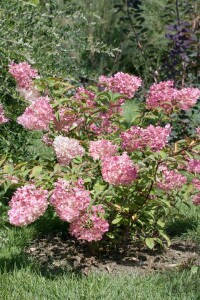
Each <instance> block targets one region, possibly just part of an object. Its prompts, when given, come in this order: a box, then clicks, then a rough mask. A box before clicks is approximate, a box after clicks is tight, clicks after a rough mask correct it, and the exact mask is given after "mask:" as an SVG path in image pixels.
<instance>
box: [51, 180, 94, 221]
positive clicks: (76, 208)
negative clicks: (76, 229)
mask: <svg viewBox="0 0 200 300" xmlns="http://www.w3.org/2000/svg"><path fill="white" fill-rule="evenodd" d="M90 201H91V199H90V192H89V191H87V190H86V189H85V187H84V185H83V184H82V181H80V180H79V181H78V182H76V183H72V182H69V181H66V180H64V179H58V181H57V183H56V184H55V189H54V190H53V193H52V195H51V200H50V203H51V204H52V205H53V206H54V207H55V210H56V213H57V215H58V216H59V217H60V219H61V220H63V221H67V222H70V223H71V222H72V221H74V220H75V219H76V218H78V217H79V215H80V213H81V212H83V211H84V210H86V208H87V207H88V206H89V204H90Z"/></svg>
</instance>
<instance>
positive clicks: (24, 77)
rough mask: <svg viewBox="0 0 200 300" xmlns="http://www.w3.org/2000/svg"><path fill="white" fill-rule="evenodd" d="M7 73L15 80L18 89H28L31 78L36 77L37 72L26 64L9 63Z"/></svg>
mask: <svg viewBox="0 0 200 300" xmlns="http://www.w3.org/2000/svg"><path fill="white" fill-rule="evenodd" d="M9 73H10V74H11V75H12V76H13V77H14V78H15V80H16V82H17V85H18V87H19V88H24V89H28V88H29V87H30V86H31V85H32V78H37V77H38V72H37V70H35V69H33V68H32V67H31V66H30V65H29V64H28V63H27V62H21V63H19V64H16V63H11V64H10V65H9Z"/></svg>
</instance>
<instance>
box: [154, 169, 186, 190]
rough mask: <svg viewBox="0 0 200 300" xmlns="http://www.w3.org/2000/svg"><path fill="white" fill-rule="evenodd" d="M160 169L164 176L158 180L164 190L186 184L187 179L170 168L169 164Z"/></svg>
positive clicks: (159, 185)
mask: <svg viewBox="0 0 200 300" xmlns="http://www.w3.org/2000/svg"><path fill="white" fill-rule="evenodd" d="M159 171H160V172H161V174H162V176H161V178H160V179H158V180H157V186H158V187H159V188H160V189H161V190H164V191H167V190H173V189H177V188H181V187H182V185H183V184H186V182H187V179H186V177H185V176H183V175H182V174H180V173H178V172H177V171H173V170H169V169H168V168H167V166H160V167H159Z"/></svg>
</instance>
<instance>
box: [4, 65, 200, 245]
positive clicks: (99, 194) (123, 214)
mask: <svg viewBox="0 0 200 300" xmlns="http://www.w3.org/2000/svg"><path fill="white" fill-rule="evenodd" d="M9 72H10V74H11V75H12V76H13V77H14V78H15V80H16V85H17V86H16V88H17V91H18V93H19V97H22V98H24V101H25V102H26V103H27V108H26V109H25V111H24V113H23V114H22V115H21V116H18V118H17V122H18V123H19V124H21V125H22V126H23V127H24V128H26V129H27V130H38V131H42V132H43V138H42V141H43V142H44V144H46V145H47V146H49V147H52V149H53V150H54V153H55V157H54V161H53V162H49V161H48V157H47V161H44V162H43V164H40V165H34V166H33V162H31V161H29V162H24V164H19V165H12V163H8V162H7V161H6V158H3V159H2V160H1V165H2V168H1V184H5V182H6V183H7V186H9V184H10V185H17V186H18V188H17V189H16V192H15V193H14V195H13V197H12V199H11V200H10V203H9V205H10V210H9V212H8V216H9V221H10V223H11V224H13V225H15V226H23V225H28V224H29V223H31V222H33V221H35V220H36V219H37V218H39V217H40V216H42V215H43V214H44V213H45V211H46V209H47V207H48V206H52V207H53V208H54V209H55V212H56V214H57V216H58V217H59V218H60V219H61V220H63V221H64V222H68V223H69V232H70V233H71V234H72V235H73V236H75V237H76V238H77V239H81V240H86V241H88V242H91V241H99V240H101V239H102V238H103V237H104V236H105V235H107V236H108V237H109V238H112V239H114V240H115V241H116V240H120V239H122V238H125V237H128V238H133V239H140V240H142V241H144V242H146V244H147V246H149V247H150V248H152V247H153V246H154V244H155V243H160V244H162V241H163V239H166V240H167V241H168V242H169V239H168V237H167V235H166V234H165V221H166V219H167V216H169V215H170V212H171V211H172V208H173V206H174V205H175V202H176V201H177V199H179V200H180V201H182V202H183V203H184V202H185V203H186V204H187V205H188V204H191V205H196V206H198V205H200V201H199V197H200V192H199V190H200V154H199V153H200V152H199V149H200V137H199V127H198V128H196V134H194V135H193V136H190V137H185V139H183V140H181V141H179V142H176V143H174V144H172V143H170V134H171V132H172V130H173V127H172V125H171V123H172V117H171V115H172V114H173V113H174V112H179V111H181V110H189V109H190V108H191V107H192V106H194V105H195V104H196V102H197V101H198V98H199V97H200V90H199V89H197V88H192V87H188V88H183V89H179V88H176V87H175V83H174V82H173V81H165V82H160V83H155V84H153V85H152V86H151V87H150V89H149V91H148V92H147V93H145V95H144V96H143V98H141V96H140V98H139V99H138V97H139V96H137V98H136V99H134V97H135V96H136V95H137V91H138V90H139V89H140V87H141V86H142V79H141V78H138V77H136V76H133V75H129V74H124V73H122V72H118V73H117V74H115V75H113V76H112V77H106V76H101V77H100V78H99V81H98V82H97V84H96V86H89V87H88V88H87V89H86V88H85V87H79V88H77V89H76V88H75V87H74V86H71V85H70V84H69V83H68V82H66V81H64V80H61V79H58V78H41V77H40V76H39V75H38V72H37V70H35V69H33V68H32V67H31V66H30V65H28V64H27V63H25V62H22V63H19V64H15V63H11V65H10V66H9ZM127 103H128V106H127ZM127 107H128V119H127ZM0 114H1V116H2V117H1V118H2V122H1V123H5V122H8V121H9V120H8V119H6V117H5V116H4V112H3V107H2V106H1V107H0ZM130 117H131V118H130ZM5 126H6V125H5ZM9 178H11V179H9ZM12 178H14V179H15V180H14V181H13V180H12Z"/></svg>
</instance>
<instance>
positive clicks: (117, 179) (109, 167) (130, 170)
mask: <svg viewBox="0 0 200 300" xmlns="http://www.w3.org/2000/svg"><path fill="white" fill-rule="evenodd" d="M102 176H103V179H104V180H105V181H107V182H108V183H110V184H113V185H130V184H131V183H132V182H133V181H134V180H135V179H136V176H137V171H136V168H135V167H134V165H133V162H132V160H131V159H130V157H129V156H128V155H127V154H126V153H125V152H124V153H123V154H122V155H120V156H107V157H105V159H104V160H103V162H102Z"/></svg>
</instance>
